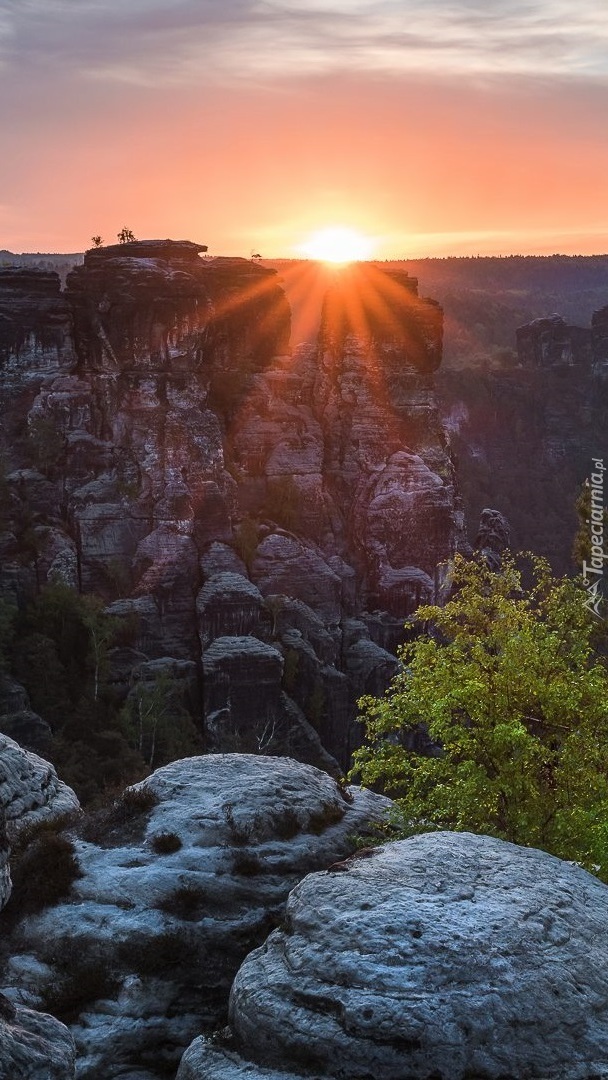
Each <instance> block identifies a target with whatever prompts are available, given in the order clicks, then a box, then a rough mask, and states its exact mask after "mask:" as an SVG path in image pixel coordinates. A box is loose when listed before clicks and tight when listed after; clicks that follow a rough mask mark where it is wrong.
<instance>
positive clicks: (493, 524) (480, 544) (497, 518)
mask: <svg viewBox="0 0 608 1080" xmlns="http://www.w3.org/2000/svg"><path fill="white" fill-rule="evenodd" d="M510 540H511V530H510V528H509V522H508V521H507V519H506V518H505V516H504V514H501V513H500V511H499V510H489V509H487V508H486V509H485V510H482V511H481V519H480V522H479V529H478V532H477V536H476V538H475V549H476V550H477V551H479V553H480V554H481V555H482V556H483V558H484V559H485V561H486V563H487V564H488V566H489V567H490V569H491V570H499V569H500V557H501V555H502V554H503V552H504V551H506V549H507V548H508V547H509V545H510Z"/></svg>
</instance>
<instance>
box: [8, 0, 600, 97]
mask: <svg viewBox="0 0 608 1080" xmlns="http://www.w3.org/2000/svg"><path fill="white" fill-rule="evenodd" d="M4 7H5V10H4V12H3V14H2V15H0V62H1V63H2V65H3V67H4V68H5V70H6V69H11V68H13V69H18V70H19V71H20V72H22V71H23V70H24V67H25V68H26V69H30V70H32V69H36V68H43V69H45V70H46V71H47V72H50V71H53V70H55V71H56V72H58V73H60V72H63V73H66V72H76V73H78V74H80V75H90V76H93V77H95V78H97V79H100V78H101V79H106V78H111V79H118V80H122V81H128V82H141V83H144V84H154V85H158V83H159V82H163V81H164V82H176V83H179V82H184V83H197V82H198V83H200V82H203V83H204V82H205V81H210V80H211V81H218V80H221V79H225V78H230V79H249V78H253V79H255V80H256V81H260V80H269V79H272V78H273V77H275V76H284V75H285V74H293V75H310V74H315V73H323V74H325V73H329V72H334V71H342V72H345V71H348V72H356V71H362V72H365V71H368V72H382V73H391V72H393V73H405V72H415V71H420V72H422V71H433V70H434V71H441V72H443V73H458V72H464V73H470V74H483V73H488V72H494V73H497V72H504V73H519V74H523V73H531V72H534V73H536V74H543V73H544V74H547V75H550V74H561V75H563V74H564V73H569V74H571V75H577V76H581V75H582V76H584V75H594V76H598V75H600V76H606V75H608V8H606V6H605V5H604V4H598V3H597V0H579V3H578V5H577V6H576V7H575V6H574V5H572V4H571V3H570V2H568V3H566V2H565V0H532V2H530V0H526V2H523V0H522V2H520V0H494V3H493V4H492V5H491V7H490V5H488V3H487V0H461V2H460V3H454V2H453V0H230V2H229V3H227V2H226V0H129V4H128V6H127V5H126V4H125V3H124V0H5V5H4Z"/></svg>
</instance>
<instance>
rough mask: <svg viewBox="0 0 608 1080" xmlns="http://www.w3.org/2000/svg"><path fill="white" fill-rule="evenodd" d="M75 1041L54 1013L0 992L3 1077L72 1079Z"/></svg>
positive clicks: (10, 1079)
mask: <svg viewBox="0 0 608 1080" xmlns="http://www.w3.org/2000/svg"><path fill="white" fill-rule="evenodd" d="M73 1076H74V1043H73V1040H72V1037H71V1035H70V1033H69V1031H68V1029H67V1028H66V1027H64V1025H63V1024H60V1023H59V1021H58V1020H55V1018H54V1017H53V1016H47V1015H45V1014H44V1013H37V1012H33V1010H32V1009H24V1008H20V1007H18V1006H14V1005H13V1004H12V1003H11V1002H10V1001H8V999H7V998H4V997H2V996H1V995H0V1080H72V1078H73Z"/></svg>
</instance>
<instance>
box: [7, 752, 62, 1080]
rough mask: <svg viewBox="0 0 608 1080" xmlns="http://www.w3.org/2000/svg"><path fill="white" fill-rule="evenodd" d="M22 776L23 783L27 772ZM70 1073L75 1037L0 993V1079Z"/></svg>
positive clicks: (42, 1079)
mask: <svg viewBox="0 0 608 1080" xmlns="http://www.w3.org/2000/svg"><path fill="white" fill-rule="evenodd" d="M9 741H10V740H9ZM4 751H6V747H5V748H4ZM1 760H2V758H0V762H1ZM13 760H14V756H13ZM23 761H25V755H24V758H23ZM23 761H22V765H23ZM22 779H23V780H24V782H26V780H27V773H26V776H25V777H23V778H22ZM7 790H8V791H9V792H10V790H11V788H10V787H9V788H8V789H7V786H6V783H5V784H4V785H3V787H0V799H1V798H2V797H3V796H4V795H6V794H7ZM5 810H6V807H5V806H4V805H3V803H2V802H1V801H0V909H1V908H3V907H4V906H5V904H6V902H7V901H8V899H9V896H10V891H11V879H10V872H9V866H8V856H9V848H8V843H7V840H6V830H5ZM13 820H14V819H13ZM73 1076H74V1040H73V1039H72V1036H71V1035H70V1033H69V1031H68V1029H67V1028H66V1027H65V1026H64V1025H63V1024H60V1023H59V1021H58V1020H56V1019H55V1018H54V1017H53V1016H45V1015H43V1014H41V1013H37V1012H34V1011H33V1010H32V1009H26V1008H23V1007H22V1006H20V1005H18V1004H14V1003H13V1002H12V1001H10V1000H9V999H8V998H7V997H5V996H4V994H0V1080H18V1078H22V1080H72V1078H73Z"/></svg>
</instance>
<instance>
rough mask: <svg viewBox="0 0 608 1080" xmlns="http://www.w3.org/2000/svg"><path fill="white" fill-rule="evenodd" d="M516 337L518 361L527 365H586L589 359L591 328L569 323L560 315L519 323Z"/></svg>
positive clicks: (546, 366)
mask: <svg viewBox="0 0 608 1080" xmlns="http://www.w3.org/2000/svg"><path fill="white" fill-rule="evenodd" d="M516 338H517V351H518V354H519V358H520V362H521V363H523V364H524V365H526V366H527V367H532V368H533V367H541V368H548V367H573V366H576V365H581V366H585V365H586V366H587V367H588V366H589V364H590V362H591V356H592V334H591V331H590V330H588V329H587V328H586V327H582V326H569V325H568V323H567V322H566V320H565V319H562V317H561V315H549V316H548V318H546V319H535V320H534V322H531V323H528V324H527V325H526V326H520V327H519V328H518V330H517V331H516Z"/></svg>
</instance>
